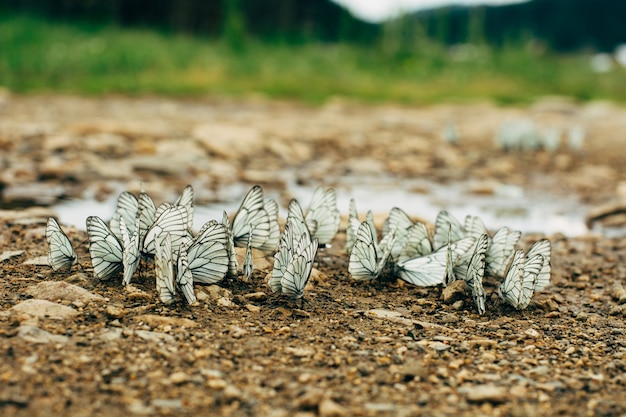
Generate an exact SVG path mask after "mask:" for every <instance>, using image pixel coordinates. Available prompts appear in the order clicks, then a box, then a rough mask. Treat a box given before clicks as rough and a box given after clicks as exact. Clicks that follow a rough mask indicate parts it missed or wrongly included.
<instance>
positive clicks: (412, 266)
mask: <svg viewBox="0 0 626 417" xmlns="http://www.w3.org/2000/svg"><path fill="white" fill-rule="evenodd" d="M475 242H476V239H474V238H473V237H467V238H464V239H461V240H459V241H457V242H453V243H451V244H450V245H449V246H448V245H447V244H446V245H444V246H443V247H442V248H440V249H438V250H437V251H435V252H432V253H430V254H428V255H423V256H418V257H415V258H410V259H407V260H405V261H404V262H401V263H399V264H398V265H397V268H396V270H397V273H398V276H399V277H400V278H401V279H403V280H404V281H406V282H408V283H410V284H413V285H417V286H420V287H430V286H433V285H439V284H441V283H443V279H444V276H445V274H446V271H447V269H446V263H447V262H448V257H450V262H451V263H452V264H455V263H456V262H457V260H458V258H459V257H460V256H462V255H463V254H465V253H466V252H467V251H468V250H469V249H470V248H471V247H472V246H473V245H474V244H475Z"/></svg>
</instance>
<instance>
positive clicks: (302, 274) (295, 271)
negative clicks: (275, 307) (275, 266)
mask: <svg viewBox="0 0 626 417" xmlns="http://www.w3.org/2000/svg"><path fill="white" fill-rule="evenodd" d="M317 246H318V242H317V239H315V238H314V239H313V241H312V242H311V241H310V240H309V239H308V238H307V236H306V235H304V234H303V235H302V236H301V238H300V243H299V244H298V246H297V248H296V251H295V253H294V254H293V257H292V258H291V261H290V262H289V264H288V265H287V268H286V269H285V272H284V274H283V276H282V278H281V280H280V287H281V290H282V293H283V294H284V295H286V296H287V297H289V298H291V299H293V300H298V299H300V298H302V296H303V295H304V287H306V284H307V283H308V282H309V278H310V277H311V271H312V270H313V260H314V259H315V255H316V254H317Z"/></svg>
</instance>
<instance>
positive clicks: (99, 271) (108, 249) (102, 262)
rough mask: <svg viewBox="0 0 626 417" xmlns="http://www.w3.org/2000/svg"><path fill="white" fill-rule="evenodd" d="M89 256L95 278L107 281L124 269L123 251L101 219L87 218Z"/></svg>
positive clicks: (95, 217)
mask: <svg viewBox="0 0 626 417" xmlns="http://www.w3.org/2000/svg"><path fill="white" fill-rule="evenodd" d="M87 234H88V235H89V254H90V255H91V264H92V265H93V272H94V275H95V276H96V278H99V279H102V280H108V279H110V278H111V277H113V276H114V275H116V274H118V273H119V272H121V271H122V269H123V268H124V266H123V254H122V252H123V249H122V244H121V243H120V241H119V240H118V238H117V237H116V236H115V235H114V234H113V233H112V232H111V230H110V229H109V227H108V226H107V225H106V223H105V222H104V221H102V219H101V218H99V217H97V216H89V217H87Z"/></svg>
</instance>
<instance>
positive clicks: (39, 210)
mask: <svg viewBox="0 0 626 417" xmlns="http://www.w3.org/2000/svg"><path fill="white" fill-rule="evenodd" d="M54 215H55V214H54V211H52V210H50V209H48V208H45V207H29V208H26V209H20V210H0V220H2V221H6V222H15V221H16V220H25V219H38V220H40V222H41V224H43V225H45V224H46V221H47V220H48V217H53V216H54Z"/></svg>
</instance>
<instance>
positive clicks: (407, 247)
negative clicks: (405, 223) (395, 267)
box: [392, 222, 433, 263]
mask: <svg viewBox="0 0 626 417" xmlns="http://www.w3.org/2000/svg"><path fill="white" fill-rule="evenodd" d="M432 251H433V244H432V242H431V239H430V233H428V229H427V228H426V225H425V224H424V223H422V222H416V223H415V224H413V225H412V226H411V227H409V228H408V229H407V230H406V237H405V238H404V244H403V246H402V250H401V251H400V254H399V255H398V257H397V260H396V262H397V263H402V262H404V261H406V260H407V259H411V258H416V257H418V256H424V255H428V254H429V253H431V252H432ZM392 255H393V254H392Z"/></svg>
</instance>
